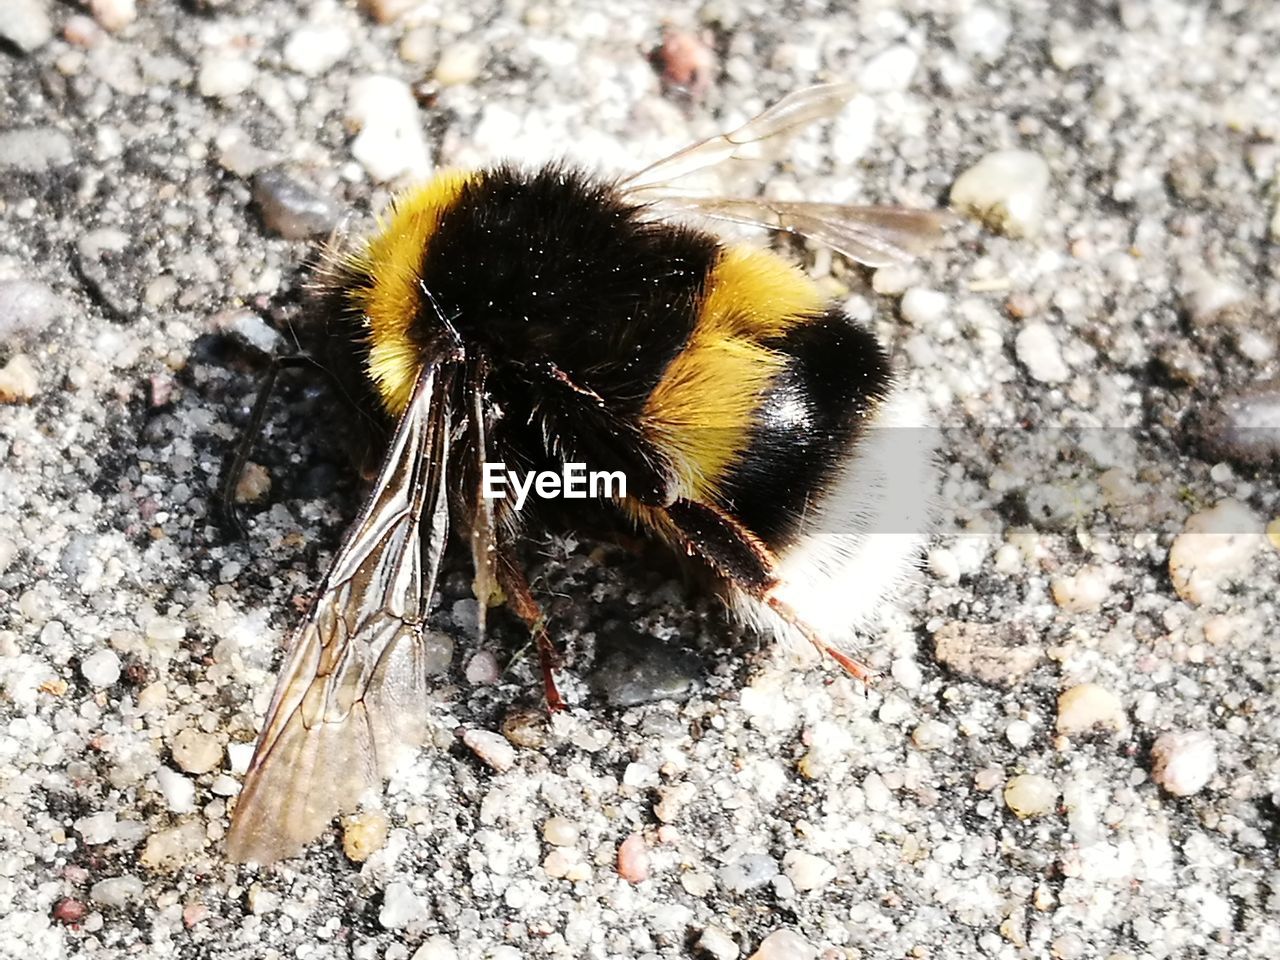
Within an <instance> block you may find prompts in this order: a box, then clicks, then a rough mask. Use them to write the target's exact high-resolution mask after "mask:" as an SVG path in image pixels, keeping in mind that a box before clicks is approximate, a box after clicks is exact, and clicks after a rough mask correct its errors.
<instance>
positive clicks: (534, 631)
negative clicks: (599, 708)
mask: <svg viewBox="0 0 1280 960" xmlns="http://www.w3.org/2000/svg"><path fill="white" fill-rule="evenodd" d="M497 574H498V581H499V583H501V585H502V590H503V592H504V593H505V594H506V598H507V602H508V603H509V604H510V605H511V609H512V610H513V611H515V614H516V616H518V617H519V618H520V619H521V620H523V621H524V622H525V624H527V625H528V627H529V633H530V634H531V635H532V636H533V641H534V643H536V644H537V646H538V662H539V663H540V664H541V667H542V686H543V690H544V691H545V693H546V697H547V709H548V710H549V711H551V712H552V713H559V712H560V711H561V710H564V709H566V705H565V702H564V698H563V697H562V696H560V688H559V687H557V686H556V677H555V668H556V667H557V666H558V665H559V663H560V651H558V650H557V649H556V646H555V644H554V643H553V642H552V641H551V637H550V635H549V634H548V633H547V621H546V617H544V616H543V613H542V607H541V606H540V605H539V603H538V601H537V600H536V599H535V598H534V596H533V591H532V590H531V589H530V588H529V581H528V580H527V579H525V575H524V574H523V573H522V572H521V571H520V568H519V567H517V566H516V565H515V563H514V562H513V561H512V560H511V558H510V557H508V556H505V555H504V556H500V557H499V559H498V564H497Z"/></svg>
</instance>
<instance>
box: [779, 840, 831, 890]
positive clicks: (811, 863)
mask: <svg viewBox="0 0 1280 960" xmlns="http://www.w3.org/2000/svg"><path fill="white" fill-rule="evenodd" d="M782 869H783V872H784V873H785V874H786V876H787V879H788V880H790V881H791V883H792V885H793V886H794V887H795V888H796V890H798V891H799V892H800V893H805V892H807V891H809V890H817V889H818V888H819V887H825V886H826V885H827V884H828V883H830V882H831V881H832V880H834V879H835V878H836V868H835V866H834V865H833V864H832V863H831V861H829V860H824V859H823V858H822V857H816V856H814V855H813V854H811V853H805V852H804V851H803V850H788V851H787V853H786V855H785V856H783V858H782Z"/></svg>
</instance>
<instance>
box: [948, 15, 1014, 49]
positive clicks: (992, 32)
mask: <svg viewBox="0 0 1280 960" xmlns="http://www.w3.org/2000/svg"><path fill="white" fill-rule="evenodd" d="M1012 32H1013V27H1012V26H1011V25H1010V23H1009V18H1008V17H1007V16H1006V15H1005V14H1003V13H998V12H996V11H995V10H992V9H991V8H990V7H974V8H973V9H971V10H969V12H968V13H965V14H964V15H962V16H961V17H960V19H959V20H958V21H957V22H956V25H955V26H954V27H953V28H952V30H951V42H952V43H953V44H955V47H956V49H957V50H959V51H960V52H961V53H967V54H969V55H971V56H975V57H980V58H982V59H983V60H986V61H988V62H995V61H996V60H998V59H999V57H1000V54H1001V53H1003V52H1004V45H1005V44H1006V43H1007V42H1008V40H1009V34H1011V33H1012Z"/></svg>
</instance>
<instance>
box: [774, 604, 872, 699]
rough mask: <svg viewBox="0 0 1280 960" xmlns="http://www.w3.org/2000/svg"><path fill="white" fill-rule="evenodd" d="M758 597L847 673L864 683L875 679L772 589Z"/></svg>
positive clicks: (864, 666) (864, 667)
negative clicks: (822, 635)
mask: <svg viewBox="0 0 1280 960" xmlns="http://www.w3.org/2000/svg"><path fill="white" fill-rule="evenodd" d="M756 599H757V600H761V601H763V602H764V603H766V604H768V605H769V609H770V610H772V611H773V612H774V613H776V614H777V615H778V616H780V617H781V618H782V619H783V620H785V621H786V622H787V623H789V624H791V626H793V627H795V628H796V629H797V630H799V631H800V633H801V635H802V636H803V637H804V638H805V639H806V640H808V641H809V642H810V643H812V644H813V645H814V647H816V648H817V650H818V652H819V653H821V654H825V655H826V656H828V657H830V658H831V659H832V660H834V661H835V662H836V663H838V664H840V666H841V667H843V668H844V671H845V673H847V674H849V676H851V677H853V679H855V680H857V681H858V682H859V683H864V684H870V683H871V681H872V680H874V679H875V676H876V674H875V671H873V670H872V669H871V668H870V667H868V666H867V665H866V664H865V663H861V662H859V661H857V660H855V659H853V657H851V656H849V655H848V654H847V653H844V652H843V651H841V650H838V649H836V648H835V647H833V646H831V644H829V643H827V642H826V641H825V640H823V639H822V638H821V637H820V636H818V632H817V631H816V630H814V629H813V627H811V626H809V624H807V623H805V622H804V621H803V620H801V619H800V617H799V616H798V615H797V614H796V612H795V611H794V610H793V609H791V607H790V606H788V605H787V604H786V603H783V602H782V601H781V600H779V599H778V598H777V597H776V596H773V595H772V592H771V591H767V592H766V593H765V595H764V596H758V597H756Z"/></svg>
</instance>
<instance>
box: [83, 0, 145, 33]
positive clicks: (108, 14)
mask: <svg viewBox="0 0 1280 960" xmlns="http://www.w3.org/2000/svg"><path fill="white" fill-rule="evenodd" d="M89 10H90V11H91V12H92V13H93V19H95V20H97V21H98V23H99V24H101V25H102V28H103V29H104V30H110V31H111V32H112V33H115V32H116V31H117V30H123V29H124V28H125V27H127V26H128V25H129V24H131V23H133V21H134V20H137V19H138V5H137V3H136V2H135V0H90V3H89Z"/></svg>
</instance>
